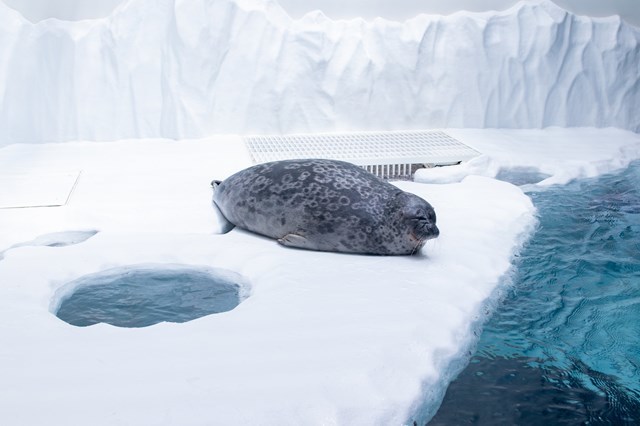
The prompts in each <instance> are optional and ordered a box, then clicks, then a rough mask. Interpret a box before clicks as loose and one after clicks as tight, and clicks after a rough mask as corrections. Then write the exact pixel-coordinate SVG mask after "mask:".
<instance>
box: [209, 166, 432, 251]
mask: <svg viewBox="0 0 640 426" xmlns="http://www.w3.org/2000/svg"><path fill="white" fill-rule="evenodd" d="M212 186H213V187H214V194H213V201H214V203H215V204H216V206H217V207H218V208H219V209H220V211H221V212H222V214H223V215H224V217H225V218H227V219H228V220H229V222H231V223H232V224H234V225H236V226H238V227H240V228H243V229H246V230H249V231H252V232H255V233H258V234H262V235H265V236H268V237H271V238H275V239H277V240H278V242H279V243H280V244H282V245H285V246H288V247H297V248H303V249H309V250H320V251H331V252H344V253H361V254H375V255H402V254H413V253H416V252H417V251H418V250H420V249H421V248H422V247H423V245H424V243H425V241H427V240H429V239H431V238H435V237H437V236H438V234H439V230H438V227H437V226H436V214H435V211H434V210H433V207H432V206H431V205H430V204H429V203H428V202H426V201H425V200H423V199H422V198H420V197H418V196H417V195H414V194H411V193H408V192H405V191H402V190H401V189H399V188H397V187H395V186H394V185H391V184H390V183H388V182H385V181H384V180H382V179H380V178H378V177H377V176H375V175H373V174H371V173H369V172H367V171H366V170H364V169H362V168H361V167H358V166H356V165H354V164H351V163H347V162H344V161H334V160H320V159H306V160H283V161H274V162H271V163H264V164H258V165H256V166H253V167H250V168H248V169H245V170H242V171H240V172H238V173H236V174H234V175H232V176H230V177H229V178H227V179H226V180H224V181H222V182H220V181H214V182H212Z"/></svg>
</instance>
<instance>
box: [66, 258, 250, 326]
mask: <svg viewBox="0 0 640 426" xmlns="http://www.w3.org/2000/svg"><path fill="white" fill-rule="evenodd" d="M229 276H230V275H229V274H222V275H217V274H214V273H211V272H210V271H205V270H201V269H197V268H189V267H181V268H172V269H164V268H163V267H162V265H157V266H155V267H140V268H131V267H127V268H119V269H113V270H108V271H104V272H101V273H97V274H92V275H88V276H85V277H82V278H80V279H78V280H77V281H75V282H73V283H71V284H70V286H71V287H73V288H74V289H75V290H74V291H73V293H72V294H71V295H69V296H68V297H66V298H64V299H63V300H62V302H61V303H60V306H59V307H58V309H57V311H56V316H58V318H60V319H62V320H63V321H66V322H68V323H69V324H71V325H75V326H79V327H85V326H89V325H93V324H97V323H100V322H104V323H107V324H111V325H115V326H118V327H146V326H149V325H153V324H157V323H159V322H163V321H167V322H186V321H191V320H194V319H196V318H200V317H203V316H206V315H211V314H216V313H220V312H226V311H230V310H231V309H233V308H235V307H236V306H238V304H239V303H240V296H239V286H238V284H237V283H235V282H232V281H231V280H230V278H229Z"/></svg>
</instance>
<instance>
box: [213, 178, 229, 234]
mask: <svg viewBox="0 0 640 426" xmlns="http://www.w3.org/2000/svg"><path fill="white" fill-rule="evenodd" d="M221 183H222V181H221V180H212V181H211V188H213V199H212V200H211V204H212V206H213V213H214V215H215V217H216V221H217V222H218V224H219V228H218V234H226V233H227V232H229V231H231V230H232V229H233V228H234V226H235V225H234V224H233V223H231V222H229V221H228V220H227V218H226V217H224V214H222V212H221V211H220V208H219V207H218V205H217V204H216V201H215V192H216V189H217V188H218V186H220V184H221Z"/></svg>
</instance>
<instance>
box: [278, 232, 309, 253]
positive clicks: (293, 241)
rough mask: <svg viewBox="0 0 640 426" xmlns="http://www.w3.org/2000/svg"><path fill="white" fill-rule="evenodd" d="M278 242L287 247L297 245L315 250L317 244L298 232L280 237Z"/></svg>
mask: <svg viewBox="0 0 640 426" xmlns="http://www.w3.org/2000/svg"><path fill="white" fill-rule="evenodd" d="M278 242H279V243H280V244H282V245H283V246H286V247H296V248H301V249H307V250H313V249H314V248H315V246H314V245H313V244H311V241H309V240H307V239H306V238H305V237H303V236H300V235H298V234H287V235H285V236H284V237H282V238H279V239H278Z"/></svg>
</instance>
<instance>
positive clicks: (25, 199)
mask: <svg viewBox="0 0 640 426" xmlns="http://www.w3.org/2000/svg"><path fill="white" fill-rule="evenodd" d="M79 176H80V172H78V171H75V172H59V173H30V174H0V209H10V208H24V207H57V206H64V205H65V204H66V203H67V201H68V200H69V197H70V196H71V192H72V191H73V188H74V187H75V185H76V182H77V181H78V177H79Z"/></svg>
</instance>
